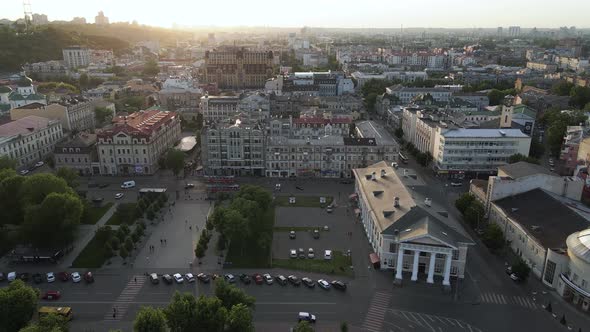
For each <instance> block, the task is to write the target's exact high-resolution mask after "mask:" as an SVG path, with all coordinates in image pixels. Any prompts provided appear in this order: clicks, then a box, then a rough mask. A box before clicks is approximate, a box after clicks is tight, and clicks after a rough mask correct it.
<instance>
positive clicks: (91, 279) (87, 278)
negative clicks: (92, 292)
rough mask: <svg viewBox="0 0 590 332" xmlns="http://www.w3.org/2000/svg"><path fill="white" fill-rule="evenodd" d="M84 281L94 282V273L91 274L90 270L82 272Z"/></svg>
mask: <svg viewBox="0 0 590 332" xmlns="http://www.w3.org/2000/svg"><path fill="white" fill-rule="evenodd" d="M84 281H86V283H87V284H91V283H93V282H94V275H93V274H92V272H90V271H88V272H86V273H84Z"/></svg>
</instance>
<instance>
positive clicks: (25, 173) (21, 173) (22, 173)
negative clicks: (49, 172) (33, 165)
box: [18, 169, 29, 175]
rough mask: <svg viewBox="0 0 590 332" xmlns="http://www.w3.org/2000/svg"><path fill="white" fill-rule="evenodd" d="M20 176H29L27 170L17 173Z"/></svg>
mask: <svg viewBox="0 0 590 332" xmlns="http://www.w3.org/2000/svg"><path fill="white" fill-rule="evenodd" d="M18 173H19V174H20V175H27V174H29V170H28V169H23V170H22V171H20V172H18Z"/></svg>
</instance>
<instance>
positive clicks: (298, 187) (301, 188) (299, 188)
mask: <svg viewBox="0 0 590 332" xmlns="http://www.w3.org/2000/svg"><path fill="white" fill-rule="evenodd" d="M295 188H296V189H297V190H303V187H300V186H296V187H295Z"/></svg>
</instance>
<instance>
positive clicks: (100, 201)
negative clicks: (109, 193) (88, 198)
mask: <svg viewBox="0 0 590 332" xmlns="http://www.w3.org/2000/svg"><path fill="white" fill-rule="evenodd" d="M103 201H104V198H102V197H94V198H93V199H92V203H102V202H103Z"/></svg>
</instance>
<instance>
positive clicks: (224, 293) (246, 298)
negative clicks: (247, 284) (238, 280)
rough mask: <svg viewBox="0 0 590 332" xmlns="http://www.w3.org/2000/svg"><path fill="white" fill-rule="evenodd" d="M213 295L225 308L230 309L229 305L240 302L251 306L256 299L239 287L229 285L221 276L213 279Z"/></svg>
mask: <svg viewBox="0 0 590 332" xmlns="http://www.w3.org/2000/svg"><path fill="white" fill-rule="evenodd" d="M215 296H216V297H217V298H218V299H219V300H221V303H222V305H223V306H224V307H225V308H226V309H231V307H233V306H234V305H236V304H240V303H242V304H244V305H246V306H247V307H250V308H253V307H254V303H255V301H256V300H255V299H254V298H253V297H252V296H250V295H248V294H246V292H244V290H242V289H241V288H238V287H236V286H234V285H231V284H229V283H227V282H226V281H225V280H223V279H221V278H219V279H217V280H215Z"/></svg>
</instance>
